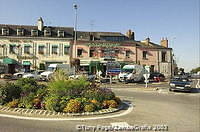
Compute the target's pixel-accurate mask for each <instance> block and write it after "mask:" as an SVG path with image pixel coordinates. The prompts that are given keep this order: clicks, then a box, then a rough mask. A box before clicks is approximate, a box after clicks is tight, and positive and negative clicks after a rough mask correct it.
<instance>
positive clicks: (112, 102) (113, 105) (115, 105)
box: [109, 100, 118, 108]
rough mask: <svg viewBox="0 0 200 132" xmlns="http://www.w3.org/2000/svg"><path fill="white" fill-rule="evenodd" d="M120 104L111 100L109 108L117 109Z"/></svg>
mask: <svg viewBox="0 0 200 132" xmlns="http://www.w3.org/2000/svg"><path fill="white" fill-rule="evenodd" d="M117 107H118V104H117V102H116V101H115V100H109V108H117Z"/></svg>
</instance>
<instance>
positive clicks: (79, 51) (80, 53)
mask: <svg viewBox="0 0 200 132" xmlns="http://www.w3.org/2000/svg"><path fill="white" fill-rule="evenodd" d="M82 53H83V49H78V50H77V56H78V57H80V56H82Z"/></svg>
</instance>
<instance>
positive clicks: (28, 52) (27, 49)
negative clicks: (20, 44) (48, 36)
mask: <svg viewBox="0 0 200 132" xmlns="http://www.w3.org/2000/svg"><path fill="white" fill-rule="evenodd" d="M24 54H30V46H24Z"/></svg>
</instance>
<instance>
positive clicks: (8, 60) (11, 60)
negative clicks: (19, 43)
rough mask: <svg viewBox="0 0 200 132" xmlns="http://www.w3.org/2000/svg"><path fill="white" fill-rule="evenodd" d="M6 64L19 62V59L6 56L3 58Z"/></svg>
mask: <svg viewBox="0 0 200 132" xmlns="http://www.w3.org/2000/svg"><path fill="white" fill-rule="evenodd" d="M3 63H4V64H17V61H16V60H14V59H11V58H4V59H3Z"/></svg>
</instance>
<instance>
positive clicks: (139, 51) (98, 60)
mask: <svg viewBox="0 0 200 132" xmlns="http://www.w3.org/2000/svg"><path fill="white" fill-rule="evenodd" d="M72 59H79V60H80V70H84V71H86V72H87V73H93V74H94V73H96V72H97V71H102V72H103V73H104V74H106V71H107V67H108V65H110V64H111V63H113V64H114V63H116V64H119V66H120V67H122V66H123V65H125V64H140V65H143V66H145V65H148V66H150V69H151V72H161V73H163V74H165V75H166V76H171V75H172V73H173V58H172V49H171V48H169V47H168V40H167V39H162V40H161V42H160V44H155V43H153V42H151V41H150V38H147V39H145V40H143V41H136V40H135V33H134V32H132V31H131V30H129V31H128V32H127V33H126V34H125V35H124V34H122V33H120V32H86V31H77V38H76V41H75V39H74V28H73V27H51V26H44V23H43V20H42V18H39V19H38V21H37V26H24V25H5V24H4V25H3V24H0V61H1V62H2V63H4V64H7V65H8V67H9V70H8V72H9V73H14V72H16V70H17V69H20V68H24V69H26V70H27V71H29V70H30V69H45V68H46V67H47V66H48V65H49V64H51V63H62V64H70V63H71V60H72Z"/></svg>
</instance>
